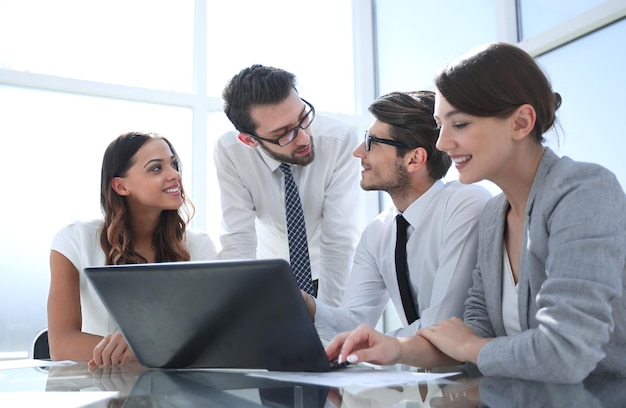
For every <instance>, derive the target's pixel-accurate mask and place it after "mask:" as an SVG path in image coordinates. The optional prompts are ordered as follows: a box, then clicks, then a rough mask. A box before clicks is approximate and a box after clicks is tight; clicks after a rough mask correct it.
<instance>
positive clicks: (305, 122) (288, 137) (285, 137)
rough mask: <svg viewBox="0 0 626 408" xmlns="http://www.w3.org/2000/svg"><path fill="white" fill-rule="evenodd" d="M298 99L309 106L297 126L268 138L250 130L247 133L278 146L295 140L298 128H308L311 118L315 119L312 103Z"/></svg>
mask: <svg viewBox="0 0 626 408" xmlns="http://www.w3.org/2000/svg"><path fill="white" fill-rule="evenodd" d="M300 100H302V102H304V103H305V104H306V105H307V106H308V107H309V111H308V112H307V113H306V114H305V115H304V117H303V118H302V120H301V121H300V123H298V126H296V127H294V128H293V129H289V130H288V131H286V132H285V133H283V134H282V135H280V136H278V137H277V138H275V139H268V138H266V137H261V136H258V135H255V134H254V133H251V132H248V134H249V135H250V136H252V137H253V138H255V139H259V140H263V141H264V142H267V143H273V144H275V145H278V146H280V147H283V146H287V145H288V144H289V143H291V142H293V141H294V140H296V136H297V134H298V129H302V130H306V129H308V128H309V126H311V123H313V120H315V108H314V107H313V105H311V104H310V103H309V102H307V101H305V100H304V99H302V98H300Z"/></svg>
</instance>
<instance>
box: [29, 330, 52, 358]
mask: <svg viewBox="0 0 626 408" xmlns="http://www.w3.org/2000/svg"><path fill="white" fill-rule="evenodd" d="M29 354H30V356H29V357H30V358H34V359H35V360H50V346H49V344H48V328H47V327H46V328H45V329H43V330H41V331H40V332H39V333H37V335H36V336H35V339H34V340H33V344H32V345H31V349H30V353H29Z"/></svg>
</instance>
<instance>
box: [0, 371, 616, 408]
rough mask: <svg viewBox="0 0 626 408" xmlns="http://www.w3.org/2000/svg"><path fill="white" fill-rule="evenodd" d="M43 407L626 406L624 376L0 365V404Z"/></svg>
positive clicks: (349, 407)
mask: <svg viewBox="0 0 626 408" xmlns="http://www.w3.org/2000/svg"><path fill="white" fill-rule="evenodd" d="M18 403H19V404H20V405H21V406H25V407H26V406H31V405H29V403H31V404H32V405H42V406H46V407H57V406H59V407H72V406H88V407H204V406H218V407H244V408H245V407H303V408H304V407H346V408H351V407H359V408H360V407H372V408H374V407H406V408H409V407H411V408H412V407H493V408H497V407H561V406H563V407H586V408H589V407H626V380H624V379H620V380H614V379H606V378H594V377H590V378H588V379H587V380H586V381H585V382H584V383H581V384H575V385H562V384H550V383H539V382H531V381H522V380H513V379H504V378H489V377H474V378H472V377H471V376H467V375H466V374H465V373H459V374H457V375H455V376H453V377H448V378H447V379H446V380H437V381H432V382H427V383H423V384H408V385H404V386H394V387H378V388H367V387H362V386H351V387H346V388H343V389H338V388H329V387H323V386H315V385H307V384H297V383H289V382H282V381H275V380H271V379H267V378H259V377H251V376H248V375H245V373H242V372H239V371H227V370H225V371H216V370H152V369H146V368H143V367H141V366H140V365H139V364H137V363H131V364H129V365H127V366H125V367H121V368H95V369H94V368H88V367H87V364H86V363H84V362H79V363H77V364H75V365H70V366H54V367H47V368H32V367H31V368H16V369H5V370H0V406H14V405H13V404H18Z"/></svg>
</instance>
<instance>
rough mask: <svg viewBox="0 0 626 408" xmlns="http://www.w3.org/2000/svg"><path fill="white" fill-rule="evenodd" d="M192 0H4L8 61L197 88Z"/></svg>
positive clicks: (4, 58) (96, 77) (57, 72)
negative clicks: (194, 81) (195, 85)
mask: <svg viewBox="0 0 626 408" xmlns="http://www.w3.org/2000/svg"><path fill="white" fill-rule="evenodd" d="M193 7H194V2H193V1H192V0H183V1H167V0H133V1H125V0H107V1H82V0H55V1H46V0H19V1H14V0H0V68H4V69H12V70H16V71H24V72H33V73H38V74H47V75H54V76H60V77H71V78H77V79H83V80H89V81H98V82H107V83H112V84H120V85H129V86H134V87H143V88H155V89H162V90H166V91H179V92H190V91H191V87H192V68H193V54H192V52H193Z"/></svg>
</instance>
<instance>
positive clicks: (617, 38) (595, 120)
mask: <svg viewBox="0 0 626 408" xmlns="http://www.w3.org/2000/svg"><path fill="white" fill-rule="evenodd" d="M622 38H626V19H623V20H620V21H618V22H616V23H613V24H612V25H610V26H608V27H605V28H603V29H602V30H599V31H596V32H593V33H591V34H589V35H587V36H585V37H582V38H580V39H578V40H576V41H574V42H571V43H569V44H566V45H564V46H562V47H560V48H557V49H555V50H554V51H551V52H549V53H547V54H545V55H542V56H540V57H538V59H537V60H538V62H539V63H540V64H541V66H542V67H543V68H544V69H545V70H546V71H547V72H548V74H549V76H550V79H551V81H552V86H553V88H554V90H555V91H556V92H559V93H560V94H561V96H562V98H563V103H562V106H561V108H560V109H559V111H557V118H558V119H559V122H560V125H561V127H562V130H559V131H558V133H557V134H555V133H554V132H551V133H550V134H548V135H546V137H547V138H548V139H549V140H550V145H551V146H553V147H554V148H556V149H558V150H559V153H561V154H565V155H568V156H571V157H572V158H573V159H575V160H580V161H587V162H595V163H599V164H602V165H603V166H605V167H608V168H609V169H610V170H611V171H613V172H614V173H616V174H617V176H618V178H619V180H620V183H621V184H622V187H626V167H624V158H623V157H622V156H623V154H622V152H623V151H624V150H625V149H626V141H625V140H624V137H623V131H622V129H621V126H620V125H619V123H620V120H621V118H622V117H623V115H624V94H626V78H624V75H623V71H624V68H623V67H624V65H626V54H624V53H623V52H619V51H618V50H621V49H622V47H623V46H622V43H621V39H622ZM557 129H558V128H557ZM557 138H558V139H557ZM557 142H558V143H557Z"/></svg>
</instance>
